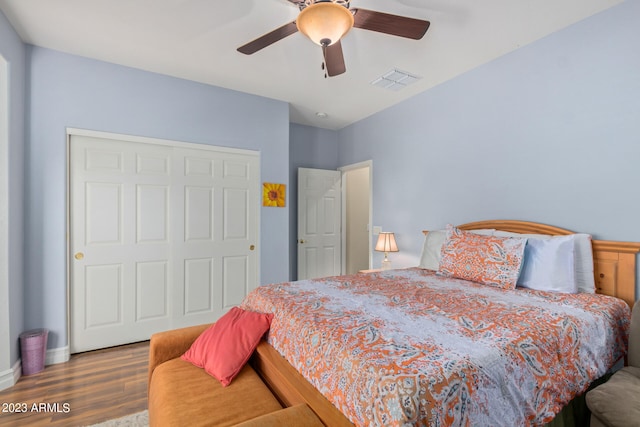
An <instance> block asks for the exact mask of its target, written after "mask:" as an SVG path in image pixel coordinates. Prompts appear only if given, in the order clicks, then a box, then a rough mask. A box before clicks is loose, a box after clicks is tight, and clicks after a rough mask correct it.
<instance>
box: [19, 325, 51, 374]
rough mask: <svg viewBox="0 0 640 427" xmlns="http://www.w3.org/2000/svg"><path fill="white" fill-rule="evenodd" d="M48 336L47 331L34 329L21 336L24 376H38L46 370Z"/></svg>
mask: <svg viewBox="0 0 640 427" xmlns="http://www.w3.org/2000/svg"><path fill="white" fill-rule="evenodd" d="M48 336H49V331H48V330H47V329H33V330H31V331H26V332H23V333H21V334H20V353H21V355H22V375H31V374H37V373H38V372H40V371H43V370H44V360H45V357H46V355H47V337H48Z"/></svg>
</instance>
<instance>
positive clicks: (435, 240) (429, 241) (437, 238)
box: [419, 229, 496, 271]
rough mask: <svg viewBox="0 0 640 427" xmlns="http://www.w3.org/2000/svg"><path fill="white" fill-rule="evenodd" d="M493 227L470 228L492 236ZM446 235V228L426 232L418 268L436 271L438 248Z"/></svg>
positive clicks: (438, 256) (440, 247)
mask: <svg viewBox="0 0 640 427" xmlns="http://www.w3.org/2000/svg"><path fill="white" fill-rule="evenodd" d="M494 231H496V230H494V229H481V230H471V232H472V233H476V234H481V235H483V236H493V232H494ZM446 237H447V230H434V231H430V232H429V233H427V235H426V237H425V238H424V245H423V246H422V254H421V255H420V265H419V267H420V268H426V269H427V270H434V271H438V269H439V268H440V259H441V255H440V250H441V249H442V244H443V243H444V241H445V239H446Z"/></svg>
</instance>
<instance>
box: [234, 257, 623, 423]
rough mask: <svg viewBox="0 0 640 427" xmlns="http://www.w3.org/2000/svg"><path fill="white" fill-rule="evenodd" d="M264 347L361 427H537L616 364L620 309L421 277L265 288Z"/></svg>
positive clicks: (587, 299)
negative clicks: (268, 327)
mask: <svg viewBox="0 0 640 427" xmlns="http://www.w3.org/2000/svg"><path fill="white" fill-rule="evenodd" d="M242 306H243V308H246V309H251V310H255V311H262V312H269V313H273V314H274V319H273V322H272V324H271V330H270V331H269V335H268V341H269V343H270V344H271V345H272V346H273V347H274V348H275V349H276V350H278V351H279V352H280V353H281V354H282V355H283V356H284V357H285V358H286V359H287V360H288V361H289V362H290V363H291V364H292V365H293V366H294V367H295V368H296V369H297V370H298V371H299V372H300V373H301V374H302V375H303V376H304V377H305V378H306V379H307V380H308V381H309V382H310V383H311V384H313V385H314V386H315V387H316V388H317V389H318V390H319V391H320V392H321V393H322V394H323V395H325V396H326V397H327V398H328V399H329V401H331V402H332V403H333V404H334V405H335V406H336V407H337V408H338V409H339V410H340V411H342V413H344V414H345V416H346V417H347V418H349V419H350V420H351V421H352V422H353V423H354V424H356V425H358V426H410V425H430V426H458V425H459V426H509V427H513V426H529V425H543V424H545V423H547V422H549V421H550V420H552V419H553V418H554V416H555V415H556V414H557V413H558V412H559V411H560V410H561V409H562V407H563V406H565V405H566V404H567V403H568V402H569V401H570V400H571V399H573V398H574V397H575V396H576V395H578V394H580V393H582V392H584V391H585V390H586V389H587V387H588V386H589V384H590V383H591V382H592V381H593V380H595V379H597V378H599V377H600V376H602V375H603V374H605V373H606V371H607V370H609V369H610V368H611V367H612V366H613V364H614V363H615V362H616V361H617V360H618V359H620V358H621V357H622V356H623V355H624V352H625V351H626V346H627V337H628V328H629V321H630V310H629V307H628V306H627V305H626V304H625V303H624V302H623V301H622V300H619V299H616V298H612V297H607V296H603V295H594V294H558V293H549V292H542V291H533V290H527V289H515V290H501V289H497V288H494V287H489V286H483V285H480V284H476V283H472V282H468V281H464V280H457V279H451V278H444V277H440V276H437V275H436V274H434V273H433V272H431V271H428V270H422V269H419V268H410V269H401V270H389V271H386V272H381V273H372V274H356V275H351V276H340V277H329V278H323V279H316V280H303V281H298V282H289V283H281V284H274V285H267V286H261V287H259V288H258V289H256V290H254V291H253V292H251V293H250V294H249V295H248V296H247V297H246V299H245V300H244V302H243V304H242Z"/></svg>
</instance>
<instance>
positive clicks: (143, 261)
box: [69, 135, 259, 353]
mask: <svg viewBox="0 0 640 427" xmlns="http://www.w3.org/2000/svg"><path fill="white" fill-rule="evenodd" d="M191 147H193V145H192V144H179V143H176V145H172V144H169V143H162V144H160V143H157V144H156V143H147V141H145V142H144V143H142V142H140V141H137V140H136V141H135V142H131V141H122V140H113V139H109V138H101V137H95V136H91V135H89V136H87V135H72V136H71V138H70V149H69V153H70V162H69V166H70V170H69V185H70V199H69V204H70V209H69V212H70V218H69V221H70V231H71V235H70V242H69V249H70V267H69V269H70V306H71V307H70V323H71V326H70V330H71V352H72V353H75V352H79V351H86V350H92V349H96V348H103V347H107V346H113V345H120V344H125V343H130V342H135V341H141V340H147V339H149V337H150V336H151V334H153V333H155V332H158V331H161V330H166V329H170V328H173V327H181V326H188V325H195V324H200V323H205V322H212V321H215V320H216V319H217V318H218V317H219V316H220V315H222V314H223V312H224V311H225V310H226V309H228V308H229V307H231V306H233V305H236V304H238V303H239V302H240V301H241V300H242V298H243V297H244V295H246V293H247V292H248V291H249V290H251V289H253V288H254V287H255V286H257V284H258V280H259V279H258V260H259V257H258V251H257V250H256V245H257V240H258V221H259V206H258V200H259V171H258V168H259V157H258V155H257V154H254V153H244V152H243V153H236V152H231V151H230V150H224V149H223V150H222V151H217V150H216V149H215V148H214V147H211V149H208V147H207V148H204V147H203V149H199V148H198V149H196V148H191ZM198 147H199V146H198ZM238 151H239V150H238Z"/></svg>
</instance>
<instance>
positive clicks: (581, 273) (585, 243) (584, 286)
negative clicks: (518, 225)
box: [494, 230, 596, 294]
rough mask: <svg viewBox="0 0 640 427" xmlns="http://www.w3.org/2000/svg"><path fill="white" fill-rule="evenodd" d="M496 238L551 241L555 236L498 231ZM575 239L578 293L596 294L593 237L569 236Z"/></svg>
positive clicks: (586, 235) (582, 235) (575, 273)
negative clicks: (532, 238) (529, 238)
mask: <svg viewBox="0 0 640 427" xmlns="http://www.w3.org/2000/svg"><path fill="white" fill-rule="evenodd" d="M494 235H495V236H499V237H514V236H520V237H534V238H538V239H551V238H552V237H554V236H550V235H547V234H520V233H511V232H509V231H500V230H496V232H495V234H494ZM569 236H572V237H573V239H574V245H575V246H574V249H573V261H574V267H575V272H574V277H575V280H576V284H577V288H578V292H582V293H587V294H594V293H595V292H596V281H595V278H594V277H593V247H592V246H591V235H589V234H584V233H576V234H569Z"/></svg>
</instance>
